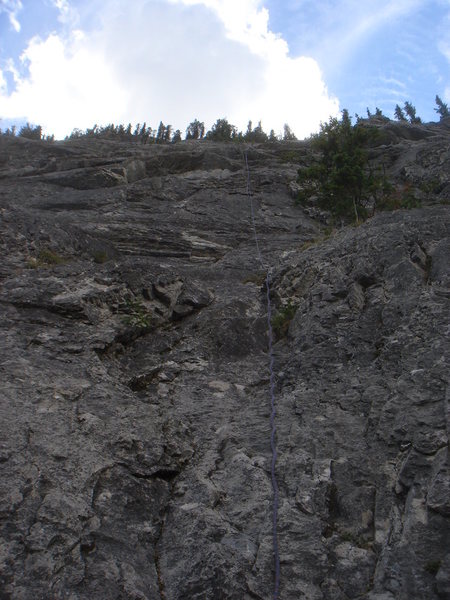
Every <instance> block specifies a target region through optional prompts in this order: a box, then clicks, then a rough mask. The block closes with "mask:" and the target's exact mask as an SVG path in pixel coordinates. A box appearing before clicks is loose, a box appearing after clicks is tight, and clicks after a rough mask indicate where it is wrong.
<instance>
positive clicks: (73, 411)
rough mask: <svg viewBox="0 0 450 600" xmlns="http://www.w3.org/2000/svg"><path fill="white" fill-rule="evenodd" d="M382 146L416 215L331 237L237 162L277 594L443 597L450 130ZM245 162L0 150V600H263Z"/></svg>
mask: <svg viewBox="0 0 450 600" xmlns="http://www.w3.org/2000/svg"><path fill="white" fill-rule="evenodd" d="M381 130H382V132H383V135H384V137H383V139H382V143H383V146H378V147H376V148H374V149H373V152H374V153H375V154H377V153H378V156H379V157H381V158H382V159H383V160H384V161H385V162H386V165H387V167H388V171H389V173H390V174H391V176H392V177H393V178H394V180H395V181H396V182H398V183H399V184H404V183H408V182H409V183H411V184H413V185H415V186H418V189H419V192H420V193H421V194H422V201H423V204H424V208H421V209H414V210H411V211H396V212H392V213H382V214H378V215H376V216H375V217H374V218H372V219H369V220H368V221H367V222H366V223H365V224H363V225H361V226H360V227H347V228H343V229H341V230H340V231H339V232H337V233H335V234H333V235H332V236H330V237H328V238H327V237H326V236H324V235H323V232H322V231H321V225H320V223H318V222H317V221H314V220H313V219H311V218H310V217H308V216H307V215H306V213H304V212H303V211H302V210H301V209H300V208H297V207H295V206H293V202H292V198H291V195H290V194H291V192H292V188H293V187H295V186H292V185H290V184H292V183H293V182H294V181H295V178H296V172H297V166H298V164H299V162H301V161H302V160H307V156H308V144H307V143H292V144H291V143H289V144H287V143H286V144H266V145H259V146H255V147H251V148H249V149H248V160H249V166H250V175H251V187H252V191H253V202H254V204H255V213H256V225H257V230H258V236H259V242H260V245H261V250H262V254H263V259H264V262H265V263H266V264H267V265H268V266H269V267H270V268H271V273H272V290H271V293H272V299H273V304H274V307H275V308H276V310H277V311H278V314H279V317H278V327H277V330H278V332H279V333H278V338H277V341H276V344H275V347H274V352H275V369H276V399H277V411H278V412H277V440H278V462H277V477H278V483H279V486H280V510H279V520H278V537H279V545H280V557H281V589H280V599H281V600H297V599H299V598H305V599H307V600H347V599H356V598H364V599H365V600H410V599H417V600H419V599H420V600H422V599H425V598H426V599H427V600H437V599H448V598H450V584H449V582H450V560H449V553H448V547H449V542H450V535H449V529H450V528H449V519H450V473H449V460H448V449H449V429H450V421H449V419H450V412H449V394H448V387H447V384H448V350H449V344H448V323H449V311H448V305H449V297H450V290H449V279H450V274H449V268H448V264H449V260H448V257H449V254H450V252H449V251H450V238H449V209H448V206H446V205H442V202H448V199H449V196H450V193H449V172H450V168H449V165H450V151H449V142H450V134H449V129H448V123H447V124H446V123H441V124H439V125H428V126H420V127H416V128H412V127H411V126H405V125H394V124H388V125H383V127H382V128H381ZM242 150H243V148H241V147H240V146H238V145H234V144H218V143H212V142H187V143H182V144H177V145H174V146H172V147H171V146H140V145H134V144H125V143H115V142H107V141H99V140H90V141H85V140H81V141H79V140H78V141H73V142H65V143H55V144H49V143H43V142H33V141H28V140H24V139H10V138H4V137H3V138H0V158H1V160H0V177H1V180H0V216H1V224H0V227H1V229H0V232H1V233H0V235H1V237H0V247H1V255H2V261H1V263H0V285H1V287H0V307H1V312H0V328H1V336H2V352H1V354H0V357H1V360H0V369H1V371H0V372H1V377H0V386H1V392H0V393H1V404H0V410H1V434H2V437H1V440H0V469H1V478H0V516H1V532H2V545H1V547H0V598H4V599H10V598H11V599H14V600H16V599H17V600H31V599H33V600H47V599H49V598H51V599H55V600H59V599H70V600H95V599H99V600H100V599H111V600H113V599H119V598H120V599H127V600H131V599H133V600H137V599H139V600H145V599H147V600H155V599H160V600H219V599H223V600H253V599H255V598H256V599H258V598H259V599H261V600H269V599H271V598H272V596H273V549H272V488H271V480H270V461H271V455H270V443H269V436H270V428H269V413H270V397H269V370H268V353H267V334H266V329H267V327H266V313H267V307H266V304H265V289H264V276H265V273H264V272H263V271H262V269H261V266H260V264H259V263H258V260H257V255H256V250H255V243H254V237H253V231H252V226H251V216H250V206H249V198H248V196H247V193H246V173H245V170H244V159H243V153H242ZM433 157H434V158H433ZM438 183H439V185H438ZM433 186H434V187H433ZM294 313H295V314H294ZM292 315H293V316H292Z"/></svg>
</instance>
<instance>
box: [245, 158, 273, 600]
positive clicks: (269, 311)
mask: <svg viewBox="0 0 450 600" xmlns="http://www.w3.org/2000/svg"><path fill="white" fill-rule="evenodd" d="M244 157H245V167H246V170H247V195H248V197H249V200H250V209H251V216H252V228H253V234H254V238H255V245H256V252H257V255H258V261H259V263H260V264H261V266H262V268H263V269H264V270H266V267H265V265H264V261H263V258H262V256H261V251H260V248H259V240H258V233H257V231H256V223H255V209H254V206H253V199H252V192H251V186H250V169H249V166H248V157H247V151H245V152H244ZM266 301H267V329H268V333H269V371H270V409H271V412H270V447H271V450H272V463H271V469H270V472H271V478H272V490H273V521H272V537H273V555H274V562H275V584H274V592H273V600H278V594H279V589H280V553H279V549H278V502H279V500H278V496H279V492H278V482H277V477H276V471H275V466H276V462H277V444H276V432H277V429H276V415H277V410H276V402H275V370H274V355H273V330H272V303H271V301H270V272H269V270H267V273H266Z"/></svg>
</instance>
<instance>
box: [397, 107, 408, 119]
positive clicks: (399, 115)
mask: <svg viewBox="0 0 450 600" xmlns="http://www.w3.org/2000/svg"><path fill="white" fill-rule="evenodd" d="M394 116H395V118H396V119H397V121H407V120H408V119H407V118H406V117H405V113H404V112H403V110H402V109H401V107H400V106H399V105H398V104H396V105H395V111H394Z"/></svg>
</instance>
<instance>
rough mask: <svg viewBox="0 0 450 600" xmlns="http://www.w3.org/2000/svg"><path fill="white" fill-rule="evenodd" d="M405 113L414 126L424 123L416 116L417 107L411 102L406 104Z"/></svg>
mask: <svg viewBox="0 0 450 600" xmlns="http://www.w3.org/2000/svg"><path fill="white" fill-rule="evenodd" d="M404 110H405V113H406V115H407V116H408V117H409V122H410V123H411V124H413V125H418V124H419V123H422V121H421V119H420V117H417V116H416V107H415V106H413V105H412V104H411V102H408V101H406V102H405V108H404Z"/></svg>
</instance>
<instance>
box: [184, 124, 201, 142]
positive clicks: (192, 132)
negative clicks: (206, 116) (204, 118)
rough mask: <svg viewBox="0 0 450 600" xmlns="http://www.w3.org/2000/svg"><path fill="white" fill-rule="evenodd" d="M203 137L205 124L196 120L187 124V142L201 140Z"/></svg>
mask: <svg viewBox="0 0 450 600" xmlns="http://www.w3.org/2000/svg"><path fill="white" fill-rule="evenodd" d="M204 135H205V124H204V123H203V122H201V121H199V120H198V119H194V120H193V121H192V122H191V123H189V125H188V127H187V129H186V139H187V140H201V139H202V138H203V136H204Z"/></svg>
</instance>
